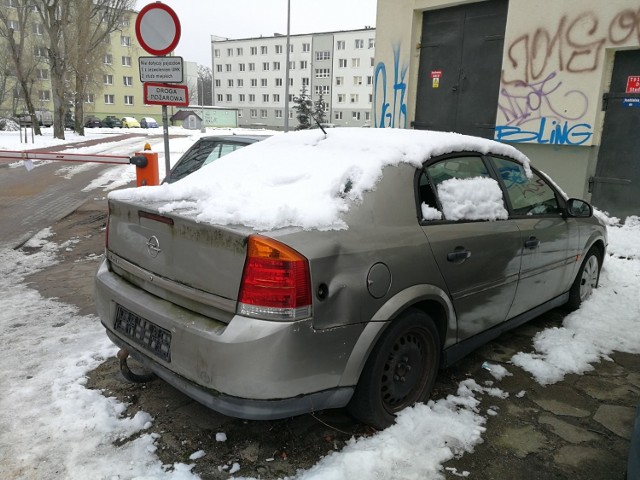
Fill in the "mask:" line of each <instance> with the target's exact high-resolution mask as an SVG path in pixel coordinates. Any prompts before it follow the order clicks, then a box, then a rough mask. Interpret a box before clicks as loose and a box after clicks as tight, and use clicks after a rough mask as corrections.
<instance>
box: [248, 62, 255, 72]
mask: <svg viewBox="0 0 640 480" xmlns="http://www.w3.org/2000/svg"><path fill="white" fill-rule="evenodd" d="M249 71H250V72H255V71H256V64H255V63H250V64H249Z"/></svg>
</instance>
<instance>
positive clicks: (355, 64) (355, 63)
mask: <svg viewBox="0 0 640 480" xmlns="http://www.w3.org/2000/svg"><path fill="white" fill-rule="evenodd" d="M351 66H352V67H353V68H357V67H359V66H360V59H359V58H352V59H351Z"/></svg>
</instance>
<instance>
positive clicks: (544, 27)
mask: <svg viewBox="0 0 640 480" xmlns="http://www.w3.org/2000/svg"><path fill="white" fill-rule="evenodd" d="M465 3H472V2H471V1H454V0H378V13H377V25H376V70H375V75H374V105H373V111H372V114H373V118H374V123H375V125H376V126H378V127H400V128H409V127H410V125H411V121H412V120H413V119H414V118H415V103H416V88H417V83H418V82H417V80H418V78H417V72H418V65H419V55H420V49H419V44H420V36H421V30H422V14H423V12H424V11H425V10H430V9H440V8H446V7H451V6H456V5H461V4H465ZM639 45H640V10H639V9H638V3H637V0H607V1H603V0H563V1H555V2H552V1H545V0H509V11H508V18H507V25H506V32H505V41H504V51H503V63H502V80H501V85H500V95H499V101H498V105H497V106H496V111H497V116H496V139H498V140H501V141H505V142H509V143H513V144H514V146H516V147H517V148H519V149H520V150H522V151H523V152H524V153H525V154H527V155H529V156H530V158H531V159H532V161H533V163H534V165H536V166H537V167H539V168H541V169H542V170H544V171H546V172H547V173H549V174H550V175H552V176H553V177H554V179H556V180H557V181H558V183H559V184H560V185H561V186H562V187H563V188H564V189H565V191H566V192H567V193H568V194H569V195H573V196H579V197H585V198H588V197H589V195H588V192H587V186H588V179H589V176H591V175H592V174H593V173H594V172H595V165H596V161H597V155H598V146H599V144H600V135H601V132H602V124H603V120H604V112H602V111H601V102H602V94H603V93H604V92H607V91H608V89H609V83H610V80H611V71H612V68H613V58H614V54H615V51H616V50H622V49H630V48H638V46H639Z"/></svg>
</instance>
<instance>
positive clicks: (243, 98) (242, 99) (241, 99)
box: [238, 93, 246, 103]
mask: <svg viewBox="0 0 640 480" xmlns="http://www.w3.org/2000/svg"><path fill="white" fill-rule="evenodd" d="M245 98H246V97H245V95H244V93H241V94H240V95H238V101H239V102H240V103H244V100H245Z"/></svg>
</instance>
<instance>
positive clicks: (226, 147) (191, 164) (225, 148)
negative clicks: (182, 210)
mask: <svg viewBox="0 0 640 480" xmlns="http://www.w3.org/2000/svg"><path fill="white" fill-rule="evenodd" d="M242 147H246V144H242V143H230V142H224V141H219V140H201V141H200V142H198V143H197V144H196V145H194V146H193V147H192V148H191V149H190V150H188V151H187V153H185V154H184V156H183V157H182V158H181V159H180V160H179V161H178V163H177V164H176V166H175V167H174V168H173V170H171V173H170V174H169V175H168V176H167V178H166V179H165V182H166V183H173V182H176V181H178V180H180V179H181V178H184V177H186V176H187V175H189V174H191V173H193V172H195V171H196V170H199V169H200V168H201V167H202V166H204V165H208V164H209V163H211V162H213V161H214V160H217V159H218V158H220V157H223V156H225V155H228V154H229V153H231V152H233V151H235V150H238V149H240V148H242Z"/></svg>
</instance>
